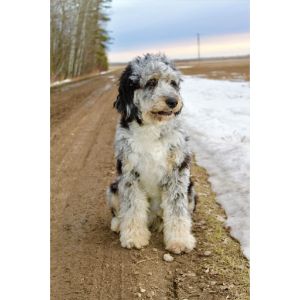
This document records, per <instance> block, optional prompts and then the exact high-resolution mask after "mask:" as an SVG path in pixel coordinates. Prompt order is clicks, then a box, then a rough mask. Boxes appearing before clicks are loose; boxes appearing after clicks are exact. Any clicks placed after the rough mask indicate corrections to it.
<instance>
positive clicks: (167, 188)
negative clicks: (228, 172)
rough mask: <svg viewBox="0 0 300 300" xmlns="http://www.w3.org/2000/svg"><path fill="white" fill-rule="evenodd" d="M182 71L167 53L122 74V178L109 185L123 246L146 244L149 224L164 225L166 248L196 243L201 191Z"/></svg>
mask: <svg viewBox="0 0 300 300" xmlns="http://www.w3.org/2000/svg"><path fill="white" fill-rule="evenodd" d="M180 81H181V77H180V73H179V71H178V70H177V69H176V68H175V66H174V64H173V63H172V62H171V61H169V60H168V59H167V58H166V56H165V55H161V54H157V55H152V54H147V55H145V56H143V57H137V58H135V59H134V60H133V61H131V62H130V63H129V64H128V65H127V67H126V69H125V70H124V72H123V73H122V75H121V78H120V84H119V95H118V97H117V100H116V101H115V103H114V107H115V108H116V109H117V110H118V112H119V113H120V114H121V121H120V124H119V125H118V127H117V131H116V139H115V156H116V159H117V172H118V177H117V179H116V181H115V182H114V183H112V184H111V186H110V188H109V189H108V204H109V206H110V208H111V211H112V214H113V218H112V221H111V229H112V230H113V231H115V232H120V241H121V245H122V246H123V247H126V248H133V247H135V248H138V249H139V248H141V247H143V246H146V245H147V244H148V243H149V239H150V231H149V228H151V227H152V228H156V229H158V230H161V229H163V233H164V241H165V245H166V249H167V250H169V251H172V252H174V253H181V252H189V251H191V250H192V249H193V248H194V247H195V238H194V236H193V235H192V233H191V227H192V219H191V213H192V212H193V210H194V208H195V201H196V195H195V193H194V189H193V183H192V182H191V180H190V166H189V165H190V160H191V156H190V151H189V149H188V145H187V140H188V138H187V134H186V132H185V131H184V129H183V127H182V124H181V121H180V112H181V110H182V107H183V102H182V98H181V96H180Z"/></svg>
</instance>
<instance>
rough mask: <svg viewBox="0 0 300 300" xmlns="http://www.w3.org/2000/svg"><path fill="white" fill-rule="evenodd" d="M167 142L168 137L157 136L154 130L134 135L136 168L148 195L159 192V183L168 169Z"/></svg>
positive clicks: (168, 151) (156, 194)
mask: <svg viewBox="0 0 300 300" xmlns="http://www.w3.org/2000/svg"><path fill="white" fill-rule="evenodd" d="M169 143H170V141H169V140H168V138H159V137H158V136H157V134H155V132H141V133H140V134H136V135H135V137H134V142H133V147H134V152H135V155H136V169H137V171H138V172H139V174H140V181H141V184H142V185H143V187H144V188H145V190H146V192H147V193H148V194H149V196H152V197H156V196H157V197H158V196H159V194H160V189H159V183H160V182H161V180H162V178H163V177H164V176H166V173H167V170H168V156H169V155H170V150H169Z"/></svg>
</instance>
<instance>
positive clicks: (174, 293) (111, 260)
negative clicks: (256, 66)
mask: <svg viewBox="0 0 300 300" xmlns="http://www.w3.org/2000/svg"><path fill="white" fill-rule="evenodd" d="M189 64H191V66H192V67H190V68H182V69H181V71H182V72H183V73H186V74H191V75H199V74H201V76H207V77H210V78H212V77H213V78H224V77H225V78H227V79H232V80H237V79H238V78H240V76H243V77H244V78H245V79H247V78H249V60H246V61H242V62H241V61H240V62H238V63H237V62H236V61H234V63H232V65H231V67H230V66H228V62H222V61H218V62H216V63H210V64H209V66H207V65H206V67H205V65H203V64H202V65H201V63H196V64H195V62H189ZM212 64H213V65H214V66H215V67H212V66H211V65H212ZM241 64H242V65H241ZM182 65H183V63H182ZM185 66H186V63H185ZM234 66H237V67H236V68H234ZM214 70H217V71H218V72H219V73H218V72H217V71H215V72H217V73H212V72H214ZM241 70H242V71H241ZM247 70H248V71H247ZM247 72H248V73H247ZM119 74H120V71H113V72H111V73H107V74H105V75H100V76H97V77H93V78H89V79H87V80H83V81H78V82H76V83H71V84H67V85H63V86H59V87H56V88H53V89H52V90H51V299H53V300H67V299H70V300H71V299H72V300H75V299H76V300H77V299H78V300H83V299H101V300H102V299H103V300H106V299H180V300H183V299H205V300H212V299H215V300H219V299H220V300H223V299H240V300H246V299H249V262H248V261H247V259H245V258H244V256H243V255H242V252H241V249H240V245H239V243H238V242H237V241H235V240H234V239H232V238H231V237H230V235H229V232H228V229H227V228H225V227H224V225H223V221H224V219H225V218H226V216H225V213H224V211H223V209H222V208H221V207H220V206H219V205H218V204H217V203H216V200H215V194H214V192H213V191H212V189H211V186H210V184H209V182H208V174H207V172H206V171H205V169H203V168H201V167H199V166H196V165H195V164H193V169H192V174H193V178H194V181H195V184H196V189H197V191H198V194H199V198H200V201H199V204H198V207H197V210H196V212H195V215H194V225H193V232H194V234H195V236H196V238H197V247H196V249H195V250H194V251H192V252H191V253H189V254H185V255H173V257H174V261H173V262H165V261H164V260H163V259H162V257H163V254H164V253H166V251H165V250H164V245H163V237H162V235H161V234H153V235H152V237H151V243H150V245H149V246H148V247H146V248H145V249H142V250H140V251H139V250H127V249H123V248H121V246H120V243H119V240H118V235H117V234H115V233H113V232H111V231H110V218H111V215H110V211H109V209H108V208H107V207H106V203H105V190H106V187H107V186H108V185H109V183H110V182H111V180H112V179H113V178H114V175H115V168H114V165H115V162H114V158H113V140H114V131H115V126H116V123H117V121H118V115H117V113H116V112H115V111H114V110H113V108H112V103H113V101H114V99H115V97H116V95H117V79H118V77H119ZM212 74H213V75H212ZM217 74H219V77H218V76H217ZM237 74H238V75H237ZM244 74H246V75H244ZM247 76H248V77H247Z"/></svg>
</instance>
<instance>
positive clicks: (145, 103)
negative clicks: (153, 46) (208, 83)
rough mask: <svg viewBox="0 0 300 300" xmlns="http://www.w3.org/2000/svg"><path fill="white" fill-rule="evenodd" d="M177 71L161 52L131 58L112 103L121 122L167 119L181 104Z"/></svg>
mask: <svg viewBox="0 0 300 300" xmlns="http://www.w3.org/2000/svg"><path fill="white" fill-rule="evenodd" d="M180 81H181V77H180V72H179V71H178V70H177V69H176V68H175V65H174V64H173V63H172V62H171V61H170V60H168V59H167V57H166V56H165V55H163V54H156V55H154V54H147V55H145V56H143V57H137V58H135V59H134V60H133V61H131V62H130V63H129V64H128V65H127V67H126V69H125V70H124V72H123V73H122V75H121V78H120V85H119V95H118V97H117V100H116V101H115V103H114V106H115V107H116V109H117V110H118V111H119V112H120V113H121V115H122V121H121V122H123V124H125V125H127V126H128V123H130V122H132V121H137V122H138V123H139V124H151V123H158V122H167V121H169V120H171V119H173V118H175V117H176V116H177V115H178V114H179V113H180V112H181V109H182V107H183V102H182V98H181V96H180Z"/></svg>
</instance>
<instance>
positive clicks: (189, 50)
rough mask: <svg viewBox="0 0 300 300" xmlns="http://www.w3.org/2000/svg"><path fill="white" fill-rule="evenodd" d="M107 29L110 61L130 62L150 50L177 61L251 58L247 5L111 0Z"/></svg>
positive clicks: (239, 1) (231, 0) (211, 0)
mask: <svg viewBox="0 0 300 300" xmlns="http://www.w3.org/2000/svg"><path fill="white" fill-rule="evenodd" d="M108 12H109V15H110V17H111V21H109V22H108V24H107V30H108V31H109V33H110V36H111V37H112V39H113V40H112V44H111V45H110V46H109V52H108V56H109V60H110V61H111V62H114V61H127V60H129V59H131V58H132V56H135V55H138V54H143V53H145V52H148V51H151V52H153V51H159V50H161V51H164V52H167V53H166V54H167V55H169V56H171V57H172V58H195V57H197V43H196V34H197V32H199V33H200V35H201V42H200V43H201V44H200V52H201V55H202V56H203V57H204V56H206V57H207V56H223V55H225V56H228V55H241V54H248V53H249V1H248V0H112V4H111V9H109V10H108Z"/></svg>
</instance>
